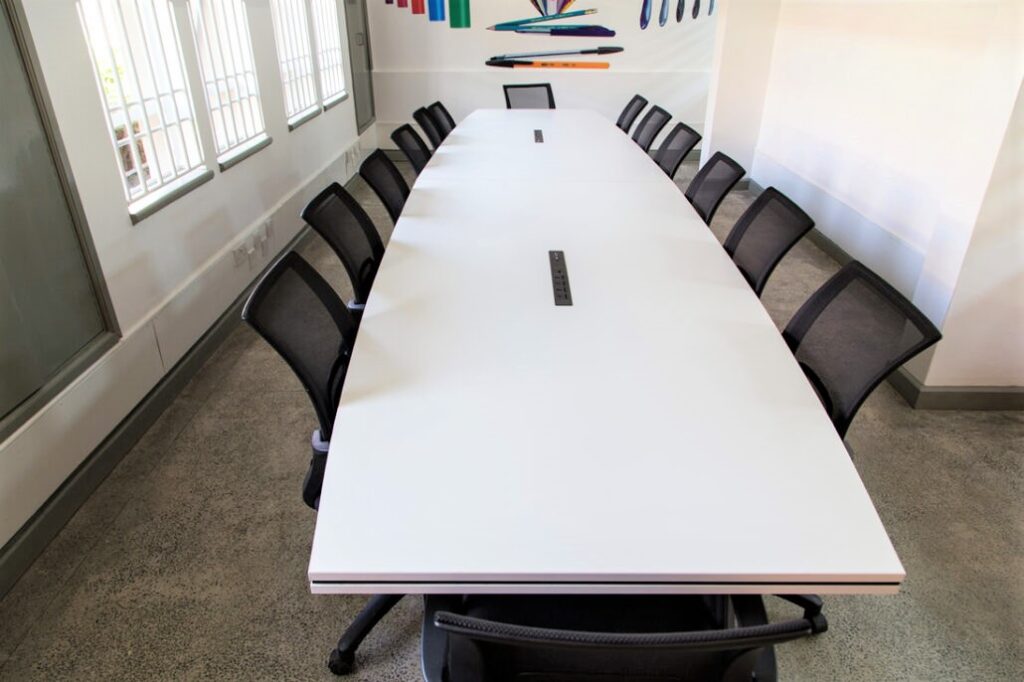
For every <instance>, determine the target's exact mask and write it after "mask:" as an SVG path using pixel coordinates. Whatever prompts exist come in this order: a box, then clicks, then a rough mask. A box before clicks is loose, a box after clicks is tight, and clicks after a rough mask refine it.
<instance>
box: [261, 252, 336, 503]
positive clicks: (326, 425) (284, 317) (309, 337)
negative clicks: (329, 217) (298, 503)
mask: <svg viewBox="0 0 1024 682" xmlns="http://www.w3.org/2000/svg"><path fill="white" fill-rule="evenodd" d="M242 319H243V320H245V321H246V322H248V323H249V325H251V326H252V328H253V329H255V330H256V332H257V333H259V335H260V336H262V337H263V338H264V339H266V341H267V343H269V344H270V345H271V347H273V349H274V350H276V351H277V352H278V353H279V354H280V355H281V357H282V358H284V360H285V362H287V363H288V366H289V367H291V368H292V371H293V372H295V375H296V376H297V377H298V378H299V381H300V382H301V383H302V386H303V388H305V389H306V393H307V394H309V399H310V401H312V403H313V410H314V411H315V412H316V417H317V420H318V421H319V423H320V437H321V438H322V439H323V440H325V441H329V440H330V438H331V431H332V430H333V428H334V417H335V413H336V412H337V410H338V400H339V398H340V397H341V388H342V385H343V384H344V381H345V372H346V370H347V369H348V360H349V355H350V352H351V349H352V342H353V341H354V339H355V333H356V325H355V321H354V320H353V319H352V317H351V315H350V314H349V312H348V309H346V308H345V304H344V303H342V301H341V299H340V298H338V296H337V294H335V293H334V290H333V289H332V288H331V285H330V284H328V283H327V282H326V281H325V280H324V278H323V277H321V276H320V275H319V274H317V272H316V270H314V269H313V267H312V266H311V265H310V264H309V263H307V262H306V261H304V260H303V259H302V257H301V256H299V255H298V254H297V253H295V252H294V251H292V252H289V253H287V254H285V255H284V257H282V258H281V259H280V260H279V261H277V262H276V263H275V264H274V265H273V266H271V268H270V270H268V271H267V274H266V275H264V276H263V279H261V280H260V282H259V284H257V285H256V288H255V289H253V292H252V294H251V295H250V296H249V300H248V301H247V302H246V304H245V308H244V309H243V310H242ZM307 495H308V496H309V498H310V499H307V500H306V502H307V504H310V506H316V505H315V503H313V502H314V501H315V499H316V498H319V497H320V490H319V487H317V488H316V490H315V491H310V492H309V493H307V494H304V497H306V496H307Z"/></svg>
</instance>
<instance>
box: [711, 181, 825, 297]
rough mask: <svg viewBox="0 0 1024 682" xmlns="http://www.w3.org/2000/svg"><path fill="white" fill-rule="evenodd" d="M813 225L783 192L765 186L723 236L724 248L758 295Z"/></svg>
mask: <svg viewBox="0 0 1024 682" xmlns="http://www.w3.org/2000/svg"><path fill="white" fill-rule="evenodd" d="M812 227H814V221H813V220H811V217H810V216H809V215H807V214H806V213H804V211H803V209H801V208H800V207H799V206H797V205H796V204H795V203H793V201H792V200H791V199H790V198H789V197H787V196H786V195H785V194H783V193H782V192H780V191H779V190H777V189H775V188H774V187H769V188H768V189H766V190H765V191H764V192H762V193H761V196H759V197H758V198H757V200H755V201H754V203H753V204H751V206H750V208H748V209H747V210H746V211H745V212H744V213H743V215H742V216H740V219H739V221H737V223H736V225H735V226H734V227H733V228H732V231H731V232H729V236H728V237H726V238H725V244H724V246H725V250H726V252H727V253H728V254H729V256H730V257H731V258H732V260H733V262H734V263H736V267H738V268H739V269H740V272H741V273H743V276H744V277H745V278H746V280H747V282H749V283H750V286H751V287H752V288H753V289H754V293H756V294H757V295H758V296H760V295H761V292H762V291H764V285H765V284H766V283H767V282H768V277H770V276H771V274H772V270H774V269H775V266H776V265H778V263H779V261H780V260H782V257H783V256H785V255H786V253H787V252H788V251H789V250H790V249H791V248H793V245H794V244H796V243H797V242H798V241H800V239H801V238H802V237H803V236H804V235H805V234H807V233H808V232H809V231H810V229H811V228H812Z"/></svg>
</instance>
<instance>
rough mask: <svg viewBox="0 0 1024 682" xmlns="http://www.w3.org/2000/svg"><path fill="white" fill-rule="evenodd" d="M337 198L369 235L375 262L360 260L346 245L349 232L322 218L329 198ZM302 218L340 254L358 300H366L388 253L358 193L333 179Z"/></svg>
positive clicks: (368, 238)
mask: <svg viewBox="0 0 1024 682" xmlns="http://www.w3.org/2000/svg"><path fill="white" fill-rule="evenodd" d="M334 201H337V202H339V203H340V204H341V206H342V207H343V208H344V210H346V211H348V213H349V214H350V216H351V217H352V218H353V219H354V221H355V222H356V224H357V225H358V226H359V228H360V229H361V233H362V237H363V238H364V239H366V242H367V244H368V246H369V250H370V259H368V260H370V261H372V262H369V263H368V262H367V259H364V260H363V261H362V262H356V257H355V254H353V253H352V252H351V251H350V250H349V249H347V248H346V247H345V246H344V245H343V242H345V241H347V234H344V233H341V232H340V231H339V228H338V226H337V225H334V224H328V223H327V221H326V220H325V219H322V218H321V216H320V213H321V211H322V210H323V209H325V208H326V207H327V206H328V204H329V202H334ZM302 219H303V220H304V221H306V223H307V224H308V225H309V226H310V227H312V228H313V229H314V230H316V232H317V233H318V234H319V235H320V236H321V237H323V239H324V241H326V242H327V245H328V246H330V247H331V250H332V251H334V253H335V255H336V256H338V259H339V260H340V261H341V263H342V265H343V266H344V267H345V271H346V272H347V273H348V276H349V279H350V280H351V282H352V291H353V293H354V295H355V301H356V303H365V302H366V298H367V297H368V296H369V294H370V288H371V287H372V286H373V280H374V278H375V277H376V276H377V268H378V267H379V266H380V261H381V259H382V258H383V257H384V242H383V241H382V240H381V238H380V233H379V232H377V228H376V226H375V225H374V224H373V220H372V219H371V218H370V216H369V215H368V214H367V213H366V211H365V210H364V209H363V207H362V206H361V205H360V204H359V202H358V201H356V200H355V197H353V196H352V195H351V194H349V193H348V191H347V190H345V188H344V187H342V186H341V185H339V184H338V183H336V182H332V183H331V184H330V185H328V186H327V187H326V188H324V189H323V190H322V191H321V192H320V193H319V194H317V195H316V196H315V197H313V199H312V200H310V202H309V203H308V204H306V207H305V208H304V209H302Z"/></svg>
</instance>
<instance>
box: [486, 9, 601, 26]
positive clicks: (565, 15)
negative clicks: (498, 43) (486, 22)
mask: <svg viewBox="0 0 1024 682" xmlns="http://www.w3.org/2000/svg"><path fill="white" fill-rule="evenodd" d="M589 14H597V10H596V9H580V10H576V11H575V12H562V13H560V14H547V15H543V16H539V17H530V18H529V19H516V20H515V21H503V22H501V23H498V24H495V25H494V26H488V27H487V28H488V30H491V31H514V30H516V29H517V28H520V27H526V26H530V25H532V24H540V23H543V22H548V21H555V20H557V19H571V18H572V17H582V16H586V15H589ZM555 26H564V25H563V24H555Z"/></svg>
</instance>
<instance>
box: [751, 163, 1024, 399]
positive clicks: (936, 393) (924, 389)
mask: <svg viewBox="0 0 1024 682" xmlns="http://www.w3.org/2000/svg"><path fill="white" fill-rule="evenodd" d="M750 189H751V191H754V192H757V193H759V194H760V193H761V192H763V191H764V188H763V187H761V186H760V185H759V184H757V183H756V182H755V181H753V180H751V181H750ZM807 238H808V239H810V240H811V241H812V242H813V243H814V245H815V246H817V247H818V248H819V249H821V250H822V251H824V252H825V253H826V254H828V255H829V256H830V257H831V258H832V259H833V260H835V261H836V262H837V263H839V264H840V265H846V264H847V263H849V262H850V261H851V260H853V257H852V256H851V255H850V254H848V253H847V252H846V251H845V250H844V249H843V248H842V247H841V246H839V245H838V244H836V243H835V242H834V241H832V240H831V239H829V238H828V237H826V236H825V235H824V234H822V233H821V232H819V231H818V230H811V231H810V233H808V237H807ZM889 383H890V384H891V385H892V387H893V388H895V389H896V391H897V393H899V394H900V395H901V396H903V399H904V400H906V401H907V403H908V404H909V405H910V406H911V407H913V408H914V409H918V410H1024V387H1021V386H926V385H924V384H922V383H921V382H920V381H918V379H917V377H915V376H914V375H913V374H911V373H910V372H908V371H907V370H906V369H905V368H904V367H900V368H898V369H897V370H896V371H895V372H893V373H892V374H891V375H889Z"/></svg>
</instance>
